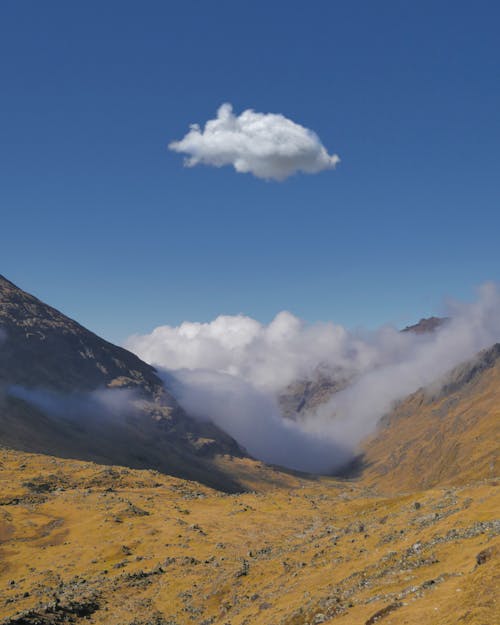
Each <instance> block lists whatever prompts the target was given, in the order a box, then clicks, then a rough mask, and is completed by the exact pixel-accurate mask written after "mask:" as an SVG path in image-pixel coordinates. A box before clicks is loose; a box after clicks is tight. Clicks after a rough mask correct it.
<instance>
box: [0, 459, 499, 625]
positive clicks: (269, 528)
mask: <svg viewBox="0 0 500 625" xmlns="http://www.w3.org/2000/svg"><path fill="white" fill-rule="evenodd" d="M232 462H233V463H236V466H235V471H236V472H239V473H240V475H243V474H245V471H247V470H248V467H246V466H245V463H248V462H249V461H247V460H233V461H232ZM0 467H1V474H0V475H1V479H2V489H1V501H0V504H1V505H0V622H1V623H3V624H7V623H9V624H11V625H12V624H14V623H17V624H18V625H21V624H32V625H35V624H48V623H79V622H82V623H83V622H86V623H94V624H96V625H97V624H102V623H106V624H108V623H109V624H110V625H111V624H113V625H148V624H156V625H166V624H168V625H174V624H177V625H182V624H188V623H196V624H198V625H201V624H204V625H209V624H212V623H214V624H215V623H217V624H221V625H228V624H231V625H243V624H246V625H254V624H255V625H259V624H262V625H274V624H276V625H278V624H279V625H305V624H313V623H323V622H332V623H339V624H341V625H342V624H346V625H347V624H355V623H356V624H359V623H361V624H368V625H371V624H372V623H375V622H378V621H379V620H381V619H383V623H384V625H386V624H387V625H389V624H392V625H396V624H398V625H399V624H401V623H405V624H408V625H413V624H414V625H421V624H422V623H433V624H443V625H445V624H449V625H452V624H453V625H456V624H457V623H460V624H462V623H463V624H464V625H467V624H477V625H484V624H485V623H488V625H493V624H494V623H496V622H498V621H496V620H495V619H496V618H497V617H496V614H498V612H497V611H496V604H495V588H496V587H497V584H498V579H495V569H498V550H499V538H498V533H499V531H500V522H499V521H495V520H494V518H495V514H498V510H499V506H500V501H499V497H498V487H497V483H496V482H495V481H493V480H482V481H479V482H477V483H474V484H470V485H467V486H460V487H453V488H433V489H430V490H426V491H422V492H414V493H412V494H410V495H393V496H391V497H387V496H383V495H377V494H375V493H374V492H373V491H372V490H370V489H368V488H366V487H365V486H364V485H363V484H362V483H350V482H340V481H336V480H334V479H326V478H323V479H320V480H313V481H306V480H300V479H298V478H296V477H292V476H282V480H284V481H282V482H281V484H280V485H279V486H278V487H276V486H272V484H273V482H275V478H276V473H275V472H274V471H272V470H270V469H268V468H266V467H264V466H262V465H259V467H260V468H258V469H259V471H260V472H261V473H262V478H263V479H262V480H261V484H262V485H263V488H262V489H261V490H260V491H259V492H253V493H246V494H240V495H227V494H223V493H220V492H216V491H213V490H210V489H209V488H207V487H203V486H201V485H199V484H197V483H195V482H188V481H184V480H180V479H176V478H172V477H167V476H164V475H161V474H159V473H155V472H151V471H135V470H130V469H124V468H120V467H104V466H99V465H95V464H92V463H83V462H77V461H68V460H61V459H57V458H51V457H48V456H42V455H31V454H25V453H21V452H17V451H11V450H6V449H3V450H1V451H0ZM254 469H255V467H254ZM252 475H255V470H254V471H253V473H252ZM266 478H267V480H266ZM266 484H267V486H266Z"/></svg>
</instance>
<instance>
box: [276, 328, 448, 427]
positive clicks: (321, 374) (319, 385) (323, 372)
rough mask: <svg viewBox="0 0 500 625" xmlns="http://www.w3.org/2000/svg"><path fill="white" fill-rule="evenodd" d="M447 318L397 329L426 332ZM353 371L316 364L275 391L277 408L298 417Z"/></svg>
mask: <svg viewBox="0 0 500 625" xmlns="http://www.w3.org/2000/svg"><path fill="white" fill-rule="evenodd" d="M447 321H449V319H448V317H427V318H425V319H420V321H419V322H418V323H416V324H414V325H411V326H407V327H406V328H404V329H403V330H401V332H412V333H414V334H427V333H429V332H435V331H436V330H438V329H439V328H440V327H441V326H442V325H443V324H445V323H446V322H447ZM356 377H357V375H356V373H355V372H353V371H348V370H345V369H341V368H340V367H337V368H336V369H332V368H331V367H328V366H326V365H323V366H319V367H317V368H316V370H315V371H314V372H313V374H312V375H311V376H310V377H309V378H304V379H300V380H295V381H294V382H292V383H291V384H289V385H288V386H287V387H286V388H285V389H284V390H283V391H282V392H281V393H280V395H279V397H278V401H279V405H280V407H281V412H282V414H283V416H284V417H286V418H287V419H292V420H295V419H298V418H300V417H301V415H302V414H305V413H307V412H311V411H314V410H315V409H316V408H318V407H319V406H321V405H322V404H325V403H326V402H327V401H328V400H329V399H331V397H332V395H334V394H335V393H338V392H339V391H342V390H343V389H345V388H346V387H347V386H349V385H350V384H352V383H353V382H354V381H355V380H356Z"/></svg>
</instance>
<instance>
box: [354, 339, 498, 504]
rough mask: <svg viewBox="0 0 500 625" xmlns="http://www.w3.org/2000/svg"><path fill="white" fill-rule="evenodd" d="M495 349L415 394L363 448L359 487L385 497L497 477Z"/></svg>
mask: <svg viewBox="0 0 500 625" xmlns="http://www.w3.org/2000/svg"><path fill="white" fill-rule="evenodd" d="M499 423H500V345H495V346H494V347H492V348H491V349H488V350H486V351H484V352H482V353H480V354H478V356H477V357H476V358H474V359H473V360H472V361H470V362H468V363H465V364H463V365H461V366H459V367H457V368H456V369H454V370H453V371H452V372H451V373H450V374H448V375H447V376H446V377H445V378H444V379H443V380H442V381H440V383H439V384H436V386H435V388H434V389H425V390H420V391H418V392H417V393H415V394H414V395H412V396H410V397H408V398H407V399H406V400H404V401H403V402H401V403H400V404H399V405H398V406H397V407H396V408H395V410H394V411H393V412H392V413H391V414H390V415H388V416H387V417H386V418H385V419H384V421H383V422H382V424H381V426H380V427H379V429H378V431H377V433H376V434H375V436H374V437H372V438H371V439H370V440H369V441H366V442H365V444H364V452H365V456H364V460H365V462H366V465H367V468H366V470H365V472H364V476H363V479H364V482H365V483H366V484H370V485H374V486H375V485H376V486H377V487H378V488H381V489H384V490H385V491H390V492H400V491H408V490H413V489H422V488H429V487H432V486H435V485H437V484H439V485H463V484H467V483H469V482H471V481H473V480H478V479H482V478H489V477H493V476H495V475H498V450H499V442H500V441H499Z"/></svg>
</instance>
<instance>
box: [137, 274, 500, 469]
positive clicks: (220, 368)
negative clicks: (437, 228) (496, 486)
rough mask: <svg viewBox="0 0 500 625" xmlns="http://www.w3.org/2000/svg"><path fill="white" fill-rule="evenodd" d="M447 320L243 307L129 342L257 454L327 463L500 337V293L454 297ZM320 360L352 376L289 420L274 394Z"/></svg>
mask: <svg viewBox="0 0 500 625" xmlns="http://www.w3.org/2000/svg"><path fill="white" fill-rule="evenodd" d="M448 313H449V316H451V321H449V322H447V323H446V324H444V325H443V326H442V327H441V328H440V329H439V330H438V331H436V332H434V333H429V334H423V335H422V334H421V335H417V334H413V333H411V332H404V333H402V332H399V331H398V330H397V329H395V328H391V327H383V328H381V329H379V330H378V331H375V332H367V333H353V332H349V331H348V330H347V329H345V328H343V327H342V326H340V325H336V324H334V323H317V324H312V325H308V324H306V323H304V322H302V321H301V320H300V319H297V317H295V316H294V315H292V314H290V313H288V312H281V313H279V314H278V315H277V316H276V317H275V319H274V320H273V321H272V322H271V323H269V324H267V325H266V324H261V323H259V322H258V321H256V320H254V319H251V318H249V317H245V316H242V315H239V316H220V317H217V319H215V320H214V321H212V322H210V323H191V322H184V323H182V324H181V325H180V326H177V327H172V326H162V327H159V328H156V329H155V330H154V331H153V332H152V333H151V334H149V335H145V336H134V337H131V338H130V339H129V340H128V342H127V347H128V348H129V349H131V350H132V351H134V352H136V353H137V354H138V355H139V356H140V357H141V358H143V359H144V360H146V361H148V362H150V363H151V364H153V365H156V366H157V367H158V368H159V369H160V370H161V369H163V370H164V371H165V372H166V373H168V375H166V376H165V379H168V380H169V384H171V385H172V380H173V386H174V388H173V390H174V394H175V395H176V396H177V397H178V399H179V401H180V403H181V405H182V406H183V407H184V408H185V409H186V410H187V411H188V412H190V413H191V414H193V415H194V416H197V417H199V418H204V419H212V420H213V421H214V422H215V423H217V424H218V425H219V426H220V427H222V428H223V429H225V430H226V431H227V432H228V433H229V434H231V435H232V436H233V437H234V438H236V440H237V441H238V442H239V443H241V444H242V445H244V446H246V447H247V448H248V450H249V451H250V452H251V453H252V454H253V455H255V456H256V457H258V458H260V459H262V460H265V461H267V462H273V463H276V464H282V465H284V466H288V467H291V468H295V469H302V470H309V471H317V472H326V471H329V470H331V469H333V468H335V467H338V466H341V465H342V464H344V463H345V462H346V459H348V458H349V454H354V453H355V450H356V447H357V445H358V443H359V442H360V440H361V439H362V438H364V437H365V436H366V435H368V434H369V433H370V432H371V431H373V429H374V428H375V426H376V424H377V422H378V420H379V419H380V418H381V417H382V416H383V415H384V413H386V412H387V411H389V410H390V409H391V407H392V405H393V403H394V402H395V401H397V400H398V399H401V398H403V397H405V396H406V395H408V394H410V393H412V392H414V391H416V390H417V389H418V388H420V387H421V386H426V385H429V384H432V383H434V382H435V381H436V379H438V378H439V377H440V376H442V375H444V374H445V373H446V372H447V371H448V370H450V369H451V368H452V367H454V366H455V365H457V364H459V363H461V362H463V361H465V360H467V359H470V358H471V357H472V356H474V355H475V354H476V353H477V352H478V351H479V350H481V349H483V348H486V347H490V346H491V345H493V344H494V343H496V342H499V341H500V293H499V291H498V289H497V288H496V287H495V286H494V285H492V284H488V285H485V286H483V287H482V288H481V289H480V291H479V295H478V298H477V300H476V301H475V302H472V303H454V304H450V307H449V310H448ZM318 367H320V368H321V370H322V371H323V372H326V375H329V376H331V377H332V378H333V379H346V378H347V379H349V380H350V381H351V384H350V385H349V386H347V388H345V389H344V390H341V391H339V392H337V393H336V394H334V395H333V396H332V398H331V399H330V401H328V402H327V403H326V404H323V405H322V406H321V407H320V408H319V409H317V410H316V411H315V412H310V413H306V414H303V413H301V414H300V420H298V421H296V422H295V423H290V422H289V421H288V420H286V419H284V418H283V417H282V416H281V414H280V409H279V403H278V401H277V398H278V396H279V395H280V393H281V392H283V390H284V389H285V387H286V386H287V385H288V384H290V383H292V382H294V381H297V380H304V379H306V380H307V379H314V378H315V375H316V374H317V371H318Z"/></svg>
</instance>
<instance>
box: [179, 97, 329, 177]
mask: <svg viewBox="0 0 500 625" xmlns="http://www.w3.org/2000/svg"><path fill="white" fill-rule="evenodd" d="M169 148H170V149H171V150H173V151H174V152H180V153H182V154H187V155H188V156H187V157H186V159H185V161H184V164H185V165H186V166H187V167H194V166H195V165H199V164H202V165H212V166H214V167H223V166H224V165H232V166H233V167H234V169H235V170H236V171H237V172H239V173H251V174H253V175H254V176H256V177H257V178H264V179H267V180H284V179H285V178H288V177H289V176H292V175H293V174H296V173H297V172H299V171H300V172H304V173H307V174H314V173H317V172H320V171H323V170H325V169H334V168H335V166H336V165H337V164H338V163H339V162H340V158H339V157H338V156H337V155H336V154H332V155H330V154H328V152H327V151H326V148H325V147H324V146H323V144H322V143H321V141H320V140H319V138H318V136H317V135H316V134H315V133H314V132H313V131H312V130H309V129H308V128H304V126H301V125H300V124H297V123H295V122H293V121H292V120H291V119H288V118H286V117H284V116H283V115H279V114H274V113H256V112H255V111H253V110H251V109H247V110H246V111H243V113H241V115H239V116H236V115H234V113H233V107H232V106H231V104H223V105H222V106H221V107H220V108H219V110H218V111H217V117H216V118H215V119H211V120H209V121H207V122H206V124H205V127H204V128H203V130H202V129H201V128H200V126H199V125H198V124H192V125H191V127H190V130H189V132H188V133H187V134H186V135H185V137H184V138H183V139H181V140H180V141H173V142H172V143H170V145H169Z"/></svg>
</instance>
